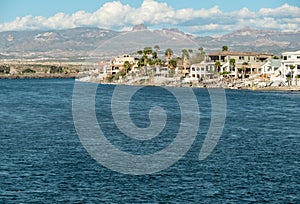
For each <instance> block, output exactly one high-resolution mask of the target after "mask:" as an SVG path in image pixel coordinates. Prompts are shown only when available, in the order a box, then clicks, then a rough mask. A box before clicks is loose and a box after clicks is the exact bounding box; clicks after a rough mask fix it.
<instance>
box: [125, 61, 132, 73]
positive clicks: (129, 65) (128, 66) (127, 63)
mask: <svg viewBox="0 0 300 204" xmlns="http://www.w3.org/2000/svg"><path fill="white" fill-rule="evenodd" d="M123 66H124V69H125V73H126V74H127V73H128V71H129V70H130V69H131V64H130V63H129V62H128V61H125V62H124V65H123Z"/></svg>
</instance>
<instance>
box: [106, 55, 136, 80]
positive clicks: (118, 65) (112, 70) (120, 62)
mask: <svg viewBox="0 0 300 204" xmlns="http://www.w3.org/2000/svg"><path fill="white" fill-rule="evenodd" d="M126 61H128V62H129V63H130V64H131V65H132V67H133V68H134V67H136V64H137V61H138V59H137V58H135V57H133V56H130V55H121V56H118V57H115V58H113V59H112V60H111V62H110V66H108V67H107V68H106V72H107V74H108V75H112V74H116V73H118V72H119V71H120V70H122V69H123V68H124V63H125V62H126Z"/></svg>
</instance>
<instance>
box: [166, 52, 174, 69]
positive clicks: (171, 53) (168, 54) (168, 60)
mask: <svg viewBox="0 0 300 204" xmlns="http://www.w3.org/2000/svg"><path fill="white" fill-rule="evenodd" d="M172 55H173V50H171V49H170V48H168V49H166V51H165V56H166V61H167V64H168V66H169V63H170V59H171V56H172Z"/></svg>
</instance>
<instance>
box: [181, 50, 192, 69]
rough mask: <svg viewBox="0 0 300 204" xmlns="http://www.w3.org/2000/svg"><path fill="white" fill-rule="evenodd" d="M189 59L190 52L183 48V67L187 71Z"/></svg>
mask: <svg viewBox="0 0 300 204" xmlns="http://www.w3.org/2000/svg"><path fill="white" fill-rule="evenodd" d="M188 59H190V55H189V52H188V51H187V50H186V49H183V50H182V60H183V68H184V71H185V72H186V67H187V63H188ZM185 72H184V73H185Z"/></svg>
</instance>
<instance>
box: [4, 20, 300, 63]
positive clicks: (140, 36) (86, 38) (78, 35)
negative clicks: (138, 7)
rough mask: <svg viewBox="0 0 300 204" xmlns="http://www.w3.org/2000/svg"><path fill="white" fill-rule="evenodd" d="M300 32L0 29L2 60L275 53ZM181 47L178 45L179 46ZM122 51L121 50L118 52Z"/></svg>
mask: <svg viewBox="0 0 300 204" xmlns="http://www.w3.org/2000/svg"><path fill="white" fill-rule="evenodd" d="M299 39H300V31H299V32H281V31H274V30H255V29H251V28H244V29H240V30H236V31H233V32H231V33H228V34H226V35H223V36H220V37H213V36H206V37H202V36H195V35H191V34H187V33H184V32H182V31H179V30H178V29H162V30H148V29H147V27H146V26H145V25H143V24H142V25H137V26H135V27H134V28H133V30H132V31H129V32H118V31H113V30H107V29H100V28H75V29H67V30H48V31H9V32H0V47H1V50H0V59H36V58H39V59H60V60H67V61H74V60H84V59H86V58H88V57H94V58H95V59H96V60H97V59H99V57H101V56H102V55H103V54H107V55H108V56H112V55H114V54H116V53H115V52H116V51H119V52H136V50H137V49H142V48H144V47H146V46H154V45H156V44H157V45H160V47H162V48H163V49H166V48H168V47H171V46H172V47H171V48H173V49H174V50H176V49H177V50H178V52H181V50H182V49H183V48H185V49H186V48H189V47H191V46H193V47H203V48H204V49H205V51H206V52H211V51H216V50H220V49H221V47H222V46H224V45H227V46H228V47H229V49H230V50H245V51H257V52H271V53H274V54H280V53H281V52H283V51H292V50H298V49H299V47H300V41H299ZM176 46H177V47H176ZM99 47H100V48H101V49H99ZM117 54H120V53H117Z"/></svg>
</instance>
